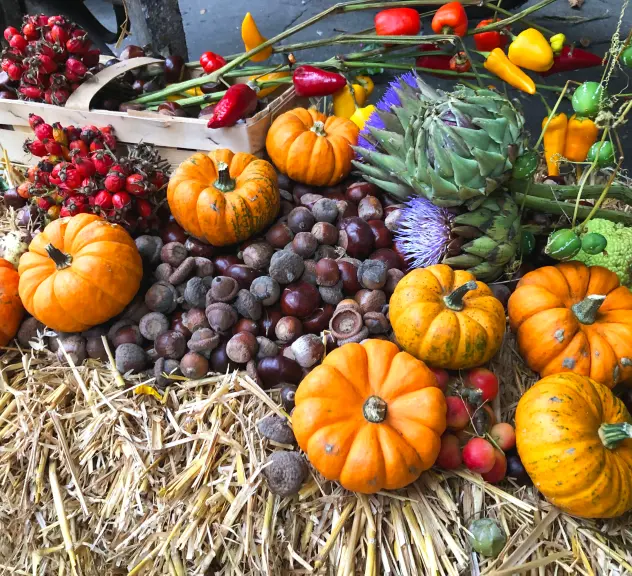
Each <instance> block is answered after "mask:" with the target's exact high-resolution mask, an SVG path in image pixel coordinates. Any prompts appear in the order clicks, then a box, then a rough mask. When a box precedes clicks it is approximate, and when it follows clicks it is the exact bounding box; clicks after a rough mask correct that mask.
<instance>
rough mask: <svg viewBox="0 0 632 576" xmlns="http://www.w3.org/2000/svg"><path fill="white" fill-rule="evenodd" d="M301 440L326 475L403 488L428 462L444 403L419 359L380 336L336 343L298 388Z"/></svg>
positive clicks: (358, 487) (349, 482) (367, 487)
mask: <svg viewBox="0 0 632 576" xmlns="http://www.w3.org/2000/svg"><path fill="white" fill-rule="evenodd" d="M295 401H296V408H295V409H294V411H293V412H292V425H293V428H294V434H295V436H296V440H297V441H298V444H299V446H300V447H301V448H302V449H303V450H304V451H305V452H306V453H307V457H308V458H309V460H310V462H311V463H312V464H313V465H314V467H315V468H316V469H317V470H318V471H319V472H320V473H321V474H322V475H323V476H324V477H325V478H327V479H329V480H338V481H340V483H341V484H342V485H343V486H344V487H345V488H347V489H348V490H353V491H355V492H363V493H365V494H370V493H373V492H377V491H378V490H383V489H385V488H386V489H390V490H394V489H396V488H402V487H403V486H406V485H407V484H410V483H411V482H413V481H415V480H416V479H417V478H418V477H419V475H420V474H421V473H422V472H423V471H424V470H427V469H428V468H430V467H431V466H432V465H433V464H434V462H435V460H436V459H437V456H438V454H439V448H440V445H441V439H440V437H441V434H442V433H443V432H444V430H445V427H446V421H445V419H446V403H445V398H444V396H443V393H442V392H441V390H440V389H439V388H438V387H437V380H436V378H435V376H434V374H433V373H432V372H431V371H430V369H429V368H427V367H426V365H425V364H424V363H423V362H420V361H419V360H416V359H415V358H413V357H412V356H411V355H410V354H407V353H406V352H400V351H399V349H398V348H397V346H396V345H395V344H393V343H392V342H388V341H385V340H365V341H364V342H363V343H362V344H354V343H351V344H345V345H344V346H342V347H340V348H338V349H336V350H334V351H333V352H331V353H330V354H328V355H327V357H326V358H325V359H324V361H323V363H322V364H321V365H320V366H318V367H316V368H315V369H314V370H312V371H311V372H310V373H309V374H308V375H307V376H306V377H305V379H304V380H303V381H302V382H301V384H300V386H299V387H298V390H297V391H296V397H295Z"/></svg>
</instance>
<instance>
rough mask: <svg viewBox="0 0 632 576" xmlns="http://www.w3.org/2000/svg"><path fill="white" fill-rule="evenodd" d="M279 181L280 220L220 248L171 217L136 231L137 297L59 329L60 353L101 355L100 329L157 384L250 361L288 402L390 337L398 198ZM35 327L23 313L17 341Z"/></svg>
mask: <svg viewBox="0 0 632 576" xmlns="http://www.w3.org/2000/svg"><path fill="white" fill-rule="evenodd" d="M280 186H281V196H282V201H281V206H282V207H281V212H280V214H279V217H278V219H277V221H276V222H275V223H274V224H273V225H272V226H271V227H270V228H268V229H267V230H266V231H265V233H264V234H262V235H260V236H258V237H256V238H252V239H250V240H249V241H248V242H246V243H244V244H242V245H241V246H238V247H235V246H233V247H229V248H227V249H218V248H215V247H213V246H210V245H208V244H205V243H203V242H201V241H199V240H197V239H195V238H193V237H189V236H187V234H186V233H185V232H184V230H182V228H180V226H178V224H177V223H176V222H175V221H173V220H171V221H169V222H168V223H167V224H166V226H165V227H164V228H163V230H162V234H161V236H148V235H147V236H139V237H138V238H137V239H136V245H137V246H138V249H139V251H140V253H141V256H142V258H143V262H144V267H145V283H144V286H143V287H142V289H141V292H140V293H139V295H138V297H137V298H136V300H135V301H134V302H132V304H131V305H130V306H128V308H127V309H126V310H125V311H124V313H123V314H122V315H121V316H120V317H119V318H118V319H116V320H115V321H114V322H113V323H112V324H111V325H109V326H107V327H106V326H99V327H97V328H94V329H92V330H90V331H88V332H86V333H83V334H72V335H68V334H62V335H60V338H61V340H62V342H63V343H64V348H65V350H66V352H68V353H70V354H71V355H72V357H73V360H74V361H76V362H81V361H83V360H84V359H85V358H86V357H92V358H100V359H103V360H106V359H107V357H106V354H105V350H104V348H103V343H102V339H101V336H102V335H104V334H105V335H106V336H107V338H108V341H109V343H110V345H111V346H112V348H113V349H114V355H115V361H116V366H117V368H118V370H119V371H120V372H121V373H123V374H125V373H129V372H132V373H138V372H143V371H147V370H152V371H153V374H154V376H155V378H156V385H157V386H158V388H164V387H165V386H167V385H168V384H169V375H178V376H185V377H188V378H193V379H196V378H201V377H203V376H204V375H206V374H207V373H208V372H209V371H212V372H225V371H226V370H232V369H236V368H239V369H245V370H247V372H248V373H249V375H250V376H251V377H252V378H254V379H255V380H256V381H257V382H258V383H259V384H260V385H261V386H262V387H263V388H270V387H272V386H277V385H279V384H281V383H284V384H288V385H290V387H289V388H288V389H287V390H286V391H284V394H283V400H284V403H285V404H286V408H288V409H291V407H292V406H291V403H292V397H293V394H292V392H293V390H294V388H293V387H295V386H296V385H298V384H299V383H300V381H301V379H302V378H303V377H304V375H305V374H307V372H308V371H309V370H311V369H312V368H313V367H314V366H316V365H317V364H318V363H319V362H320V361H321V360H322V359H323V357H324V355H325V353H327V352H330V351H331V350H332V349H333V348H335V347H336V346H339V345H342V344H345V343H347V342H361V341H362V340H364V339H366V338H386V339H388V338H391V337H392V331H391V327H390V323H389V320H388V300H389V297H390V295H391V294H392V292H393V291H394V289H395V286H396V285H397V283H398V282H399V280H400V279H401V278H402V277H403V276H404V272H403V269H404V261H403V259H402V257H401V256H400V254H399V253H398V252H397V251H396V250H395V249H394V248H393V242H392V236H391V230H392V229H393V228H394V226H395V223H396V221H397V218H398V216H399V206H398V205H395V204H392V203H390V202H389V200H388V199H386V198H382V197H381V194H380V191H379V189H377V188H376V187H375V186H373V185H372V184H369V183H367V182H354V183H351V184H348V185H347V184H345V185H339V186H335V187H331V188H326V189H313V188H310V187H307V186H304V185H301V184H294V183H293V182H291V181H289V180H288V179H287V178H286V177H283V176H280ZM36 328H37V323H36V322H35V320H34V319H30V320H29V321H27V322H26V323H25V324H24V325H23V327H22V330H21V333H20V335H19V338H20V340H21V341H23V343H25V344H26V342H28V340H29V339H32V337H33V333H34V330H35V329H36ZM51 345H53V348H54V344H53V342H51ZM60 359H61V360H63V359H64V358H63V355H60Z"/></svg>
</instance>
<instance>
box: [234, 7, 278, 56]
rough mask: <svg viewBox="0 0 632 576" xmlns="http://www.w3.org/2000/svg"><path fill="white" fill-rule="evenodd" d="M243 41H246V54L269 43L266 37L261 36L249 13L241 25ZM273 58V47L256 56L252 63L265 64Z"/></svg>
mask: <svg viewBox="0 0 632 576" xmlns="http://www.w3.org/2000/svg"><path fill="white" fill-rule="evenodd" d="M241 39H242V40H243V41H244V48H245V49H246V52H250V51H251V50H253V49H254V48H256V47H257V46H260V45H261V44H263V43H264V42H266V41H267V38H266V37H265V36H262V35H261V32H259V28H257V24H256V23H255V19H254V18H253V17H252V14H250V12H248V13H247V14H246V15H245V16H244V20H243V22H242V23H241ZM270 56H272V46H268V47H267V48H264V49H263V50H261V52H259V53H258V54H255V55H254V56H253V57H252V58H250V60H251V61H252V62H263V61H264V60H267V59H268V58H270Z"/></svg>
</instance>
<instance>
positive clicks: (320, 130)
mask: <svg viewBox="0 0 632 576" xmlns="http://www.w3.org/2000/svg"><path fill="white" fill-rule="evenodd" d="M310 130H311V131H312V132H314V133H315V134H316V135H317V136H327V132H325V123H324V122H320V121H316V122H314V125H313V126H312V127H311V128H310Z"/></svg>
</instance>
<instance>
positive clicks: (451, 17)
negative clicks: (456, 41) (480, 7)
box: [432, 2, 467, 36]
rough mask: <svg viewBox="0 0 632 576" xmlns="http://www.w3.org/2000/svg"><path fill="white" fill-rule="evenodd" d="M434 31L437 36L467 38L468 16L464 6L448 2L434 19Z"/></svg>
mask: <svg viewBox="0 0 632 576" xmlns="http://www.w3.org/2000/svg"><path fill="white" fill-rule="evenodd" d="M432 30H433V31H434V33H435V34H454V35H456V36H465V33H466V32H467V14H466V13H465V8H463V5H462V4H461V3H460V2H448V3H447V4H444V5H443V6H441V8H439V10H437V11H436V12H435V15H434V17H433V18H432Z"/></svg>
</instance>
